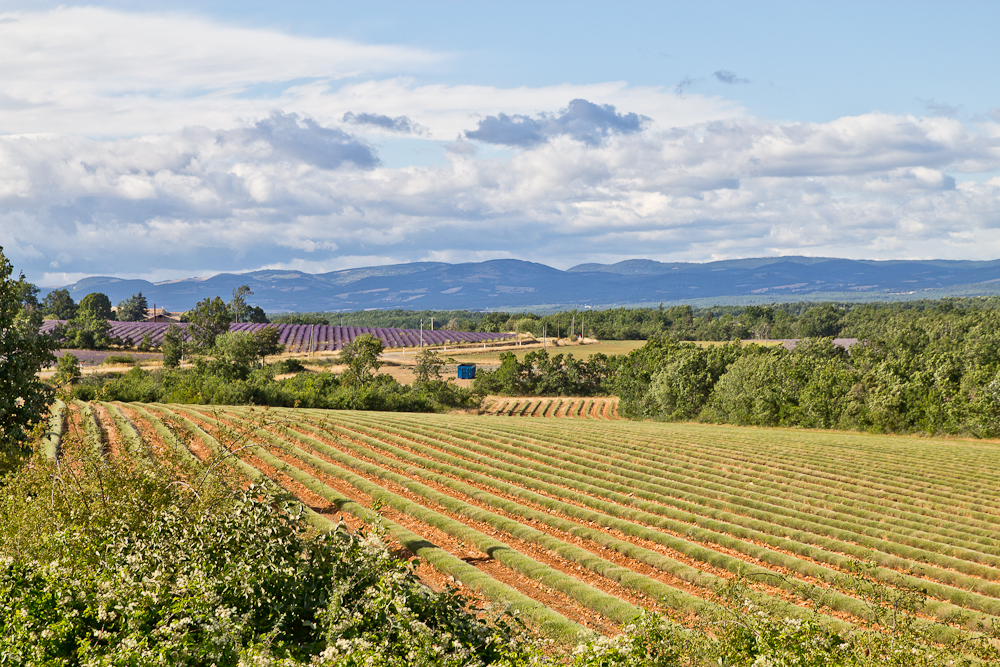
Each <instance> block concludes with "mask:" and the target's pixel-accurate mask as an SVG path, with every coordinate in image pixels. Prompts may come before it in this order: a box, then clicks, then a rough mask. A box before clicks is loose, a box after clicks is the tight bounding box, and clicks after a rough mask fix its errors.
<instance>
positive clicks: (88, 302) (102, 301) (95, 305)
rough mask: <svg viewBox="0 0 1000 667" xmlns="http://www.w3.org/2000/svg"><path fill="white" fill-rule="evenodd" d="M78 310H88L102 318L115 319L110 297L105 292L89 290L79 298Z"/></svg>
mask: <svg viewBox="0 0 1000 667" xmlns="http://www.w3.org/2000/svg"><path fill="white" fill-rule="evenodd" d="M79 310H80V311H88V312H90V313H92V314H93V315H94V317H99V318H101V319H103V320H113V319H115V312H114V311H113V310H111V299H109V298H108V295H107V294H101V293H100V292H91V293H90V294H88V295H87V296H85V297H83V298H82V299H80V308H79Z"/></svg>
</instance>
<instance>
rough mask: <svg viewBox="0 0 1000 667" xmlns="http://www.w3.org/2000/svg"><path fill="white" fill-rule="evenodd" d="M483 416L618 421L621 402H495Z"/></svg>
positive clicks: (553, 400) (506, 400)
mask: <svg viewBox="0 0 1000 667" xmlns="http://www.w3.org/2000/svg"><path fill="white" fill-rule="evenodd" d="M484 413H485V414H487V415H492V416H499V417H574V418H577V419H618V418H619V417H618V399H617V398H614V397H608V398H565V397H564V398H503V397H500V398H496V399H494V400H493V402H492V403H490V404H489V405H488V406H487V407H486V409H485V410H484Z"/></svg>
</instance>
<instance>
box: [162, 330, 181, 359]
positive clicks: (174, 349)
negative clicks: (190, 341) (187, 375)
mask: <svg viewBox="0 0 1000 667" xmlns="http://www.w3.org/2000/svg"><path fill="white" fill-rule="evenodd" d="M160 350H162V352H163V365H164V366H166V367H167V368H177V367H178V366H180V363H181V359H183V358H184V334H183V332H182V331H181V328H180V327H179V326H177V325H176V324H171V325H170V326H169V327H167V330H166V331H165V332H164V333H163V341H162V342H161V343H160Z"/></svg>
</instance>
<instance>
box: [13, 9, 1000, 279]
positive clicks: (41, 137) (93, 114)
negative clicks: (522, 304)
mask: <svg viewBox="0 0 1000 667" xmlns="http://www.w3.org/2000/svg"><path fill="white" fill-rule="evenodd" d="M0 19H4V20H6V19H9V20H6V21H5V22H0V77H2V80H3V82H4V85H3V87H2V90H3V93H2V94H0V245H2V246H3V247H4V252H5V253H6V254H7V256H8V257H10V258H11V259H12V261H13V262H14V264H15V267H16V268H18V269H21V270H24V271H25V272H26V273H27V274H28V276H29V278H31V279H32V280H35V281H37V282H40V283H42V284H45V285H59V284H65V283H68V282H72V281H73V280H75V279H77V278H79V277H81V276H83V275H120V276H141V277H145V278H148V279H172V278H180V277H187V276H191V275H205V274H210V273H216V272H220V271H247V270H253V269H256V268H261V267H275V268H296V269H301V270H308V271H316V272H319V271H329V270H335V269H340V268H346V267H349V266H359V265H368V264H384V263H391V262H405V261H415V260H423V259H434V260H439V261H441V260H443V261H468V260H472V259H478V258H488V257H518V258H523V259H529V260H534V261H539V262H544V263H547V264H550V265H553V266H558V267H562V268H565V267H568V266H572V265H574V264H579V263H582V262H587V261H601V262H613V261H618V260H621V259H625V258H630V257H648V258H652V259H658V260H663V261H669V260H686V261H698V260H709V259H724V258H733V257H748V256H761V255H777V254H804V255H824V256H843V257H853V258H902V257H907V258H916V257H925V258H926V257H943V258H956V259H957V258H974V259H994V258H997V257H1000V207H998V206H997V202H998V201H1000V176H998V171H1000V113H998V114H997V117H996V118H993V117H989V118H986V119H980V120H977V121H975V122H964V121H962V120H959V119H958V118H957V117H955V114H951V115H949V114H946V113H941V112H940V110H937V109H934V110H932V111H935V112H934V113H929V114H928V115H926V116H910V115H892V114H882V113H869V114H862V115H857V116H848V117H843V118H838V119H835V120H833V121H830V122H826V123H797V122H776V121H771V120H768V119H763V118H754V117H751V116H749V115H747V114H746V113H744V112H743V111H742V110H741V109H740V107H739V105H738V104H735V103H733V102H732V101H729V100H726V99H723V98H718V97H707V96H702V95H697V94H691V93H684V94H680V93H677V92H673V91H670V90H666V89H662V88H649V87H636V86H629V85H628V84H626V83H623V82H608V83H602V84H590V85H586V86H575V85H574V86H571V85H563V86H548V87H539V88H515V89H502V88H493V87H487V86H461V85H426V84H425V85H416V84H415V83H414V82H413V81H412V80H410V79H408V78H406V77H405V76H402V75H399V72H400V71H401V70H402V69H405V68H407V67H414V66H424V65H425V64H426V63H432V62H435V61H436V60H438V59H440V58H442V57H444V56H440V55H438V54H432V53H424V52H414V51H412V50H407V49H402V48H398V47H393V46H369V45H361V44H353V43H349V42H342V41H336V40H316V39H312V38H301V37H293V36H287V35H281V34H277V33H271V32H267V31H254V30H245V29H237V28H229V27H226V26H218V25H213V24H210V23H208V22H206V21H204V20H201V19H190V18H185V17H177V16H173V17H169V16H168V17H149V16H143V15H134V14H125V13H116V12H110V11H108V10H99V9H92V8H83V9H57V10H52V11H51V12H45V13H35V14H32V13H17V14H5V15H0ZM102 22H106V23H107V25H106V26H105V25H102ZM88 30H94V31H96V32H95V33H94V34H95V35H96V36H95V37H91V38H87V37H86V33H87V31H88ZM210 35H214V36H215V38H216V39H218V40H221V42H220V43H221V44H222V46H219V47H218V48H216V47H215V46H213V45H208V46H206V47H205V51H204V53H202V54H201V55H197V56H196V55H195V49H194V45H195V44H197V43H200V41H201V40H206V39H208V37H209V36H210ZM98 38H100V39H107V40H110V41H109V44H110V46H107V47H104V46H101V42H100V39H98ZM185 40H186V41H185ZM209 41H211V40H209ZM185 44H186V45H187V47H186V48H181V47H184V46H185ZM55 45H65V50H64V52H63V54H62V55H61V56H60V55H53V53H52V52H51V50H52V49H54V48H55ZM262 45H263V46H266V47H267V48H266V49H262V48H261V47H262ZM60 48H63V47H60ZM112 49H117V50H120V53H118V54H115V55H113V54H111V53H110V50H112ZM267 49H272V53H277V54H278V55H279V56H281V57H275V56H273V55H270V54H267V55H266V57H265V56H261V55H260V53H251V52H250V51H251V50H256V51H259V52H265V51H267ZM121 53H127V54H130V57H129V58H123V57H121ZM19 60H20V62H22V63H23V67H20V68H19V67H17V66H15V65H14V64H13V63H17V62H18V61H19ZM102 68H108V72H110V74H109V73H107V72H105V74H102V73H101V71H102ZM386 72H391V76H388V78H380V77H382V76H383V75H384V73H386ZM730 75H731V77H730ZM346 77H350V78H346ZM726 77H730V79H731V80H730V81H725V78H726ZM716 78H717V79H719V80H720V81H724V82H727V83H734V84H735V83H740V82H741V79H740V77H738V76H737V75H736V74H734V73H732V72H726V71H723V70H720V71H719V72H717V73H716ZM928 106H929V107H930V106H931V105H928ZM361 109H363V110H364V111H361ZM392 142H410V143H406V144H405V145H406V146H407V147H412V146H417V147H419V148H421V149H423V148H426V149H428V150H430V149H434V150H437V151H438V153H439V154H440V155H441V158H440V160H439V161H438V162H437V163H434V164H431V165H430V166H424V165H403V166H395V167H389V166H386V165H387V164H392V163H391V162H389V161H388V160H387V159H385V158H384V155H385V154H386V152H387V151H389V150H391V149H392V148H393V146H394V145H395V144H393V143H392Z"/></svg>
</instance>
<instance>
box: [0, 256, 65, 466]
mask: <svg viewBox="0 0 1000 667" xmlns="http://www.w3.org/2000/svg"><path fill="white" fill-rule="evenodd" d="M12 273H13V267H12V266H11V264H10V262H8V261H7V258H6V256H4V254H3V248H0V471H2V470H3V469H5V468H9V467H12V466H13V465H16V464H17V463H18V462H19V461H21V460H22V459H23V457H24V456H25V455H26V454H27V452H28V444H27V443H28V435H27V434H28V431H29V430H30V429H31V428H32V427H33V426H34V425H35V424H38V423H39V422H41V421H42V419H43V418H44V416H45V414H46V413H47V412H48V406H49V404H50V403H51V402H52V397H53V391H52V389H51V387H49V386H48V385H46V384H45V383H44V382H42V381H41V380H39V379H38V377H37V376H36V373H38V371H40V370H41V369H42V367H43V366H46V365H48V364H50V363H52V361H54V360H55V355H53V353H52V351H53V348H54V347H55V341H54V340H53V339H52V338H51V337H49V336H44V335H42V334H40V333H39V329H40V327H41V325H42V315H41V313H40V312H39V309H38V308H37V306H35V303H37V302H36V301H35V297H34V295H35V294H36V293H37V288H35V286H34V285H32V284H30V283H29V282H28V281H27V280H25V278H24V275H23V274H21V276H20V277H19V278H18V279H17V280H13V279H12V278H11V274H12Z"/></svg>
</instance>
